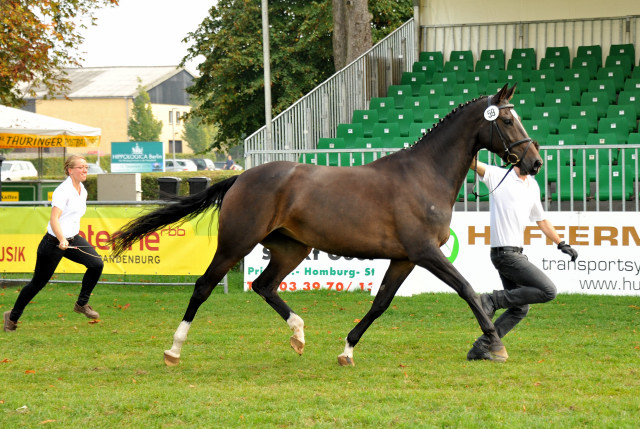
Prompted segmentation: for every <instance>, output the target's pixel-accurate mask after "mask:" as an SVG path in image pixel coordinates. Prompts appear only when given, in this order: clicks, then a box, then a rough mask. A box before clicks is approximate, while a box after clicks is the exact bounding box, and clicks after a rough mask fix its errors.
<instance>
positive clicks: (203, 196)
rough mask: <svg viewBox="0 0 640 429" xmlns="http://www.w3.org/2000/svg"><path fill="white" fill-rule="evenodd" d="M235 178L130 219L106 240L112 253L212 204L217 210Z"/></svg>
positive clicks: (118, 253)
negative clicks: (110, 245)
mask: <svg viewBox="0 0 640 429" xmlns="http://www.w3.org/2000/svg"><path fill="white" fill-rule="evenodd" d="M237 179H238V176H232V177H230V178H228V179H226V180H223V181H222V182H218V183H216V184H215V185H212V186H210V187H208V188H207V189H205V190H204V191H202V192H199V193H197V194H195V195H191V196H188V197H182V198H177V199H176V200H175V201H176V202H175V203H171V204H168V205H166V206H164V207H161V208H159V209H157V210H154V211H152V212H151V213H149V214H146V215H144V216H141V217H139V218H137V219H133V220H132V221H131V222H129V223H128V224H126V225H125V226H123V227H122V228H120V230H119V231H117V232H116V233H115V234H114V235H113V236H112V237H111V239H110V240H109V241H110V243H111V244H112V246H113V250H112V253H113V255H114V256H118V255H120V254H121V253H122V252H124V251H125V250H126V249H127V248H129V247H130V246H132V245H133V244H134V243H135V242H136V241H138V240H139V239H140V238H141V237H143V236H144V235H146V234H149V233H151V232H153V231H157V230H158V229H160V228H162V227H165V226H167V225H171V224H172V223H175V222H178V221H180V220H182V219H184V220H183V222H186V221H188V220H190V219H193V218H194V217H196V216H198V215H199V214H201V213H203V212H205V211H207V210H208V209H210V208H211V207H215V208H216V209H219V208H220V206H221V205H222V199H223V198H224V196H225V195H226V193H227V191H228V190H229V188H231V186H233V184H234V183H235V181H236V180H237Z"/></svg>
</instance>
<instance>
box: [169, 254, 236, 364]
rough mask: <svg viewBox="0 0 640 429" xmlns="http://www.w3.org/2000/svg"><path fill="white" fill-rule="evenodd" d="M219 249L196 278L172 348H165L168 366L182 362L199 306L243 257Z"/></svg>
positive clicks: (174, 336)
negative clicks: (183, 346) (202, 272)
mask: <svg viewBox="0 0 640 429" xmlns="http://www.w3.org/2000/svg"><path fill="white" fill-rule="evenodd" d="M218 250H219V251H218V252H216V255H215V256H214V258H213V261H212V262H211V265H209V267H208V268H207V270H206V271H205V273H204V274H203V275H202V276H201V277H200V278H198V280H196V285H195V287H194V289H193V294H192V295H191V299H190V300H189V305H188V307H187V311H186V312H185V314H184V317H183V318H182V322H180V325H179V326H178V329H177V330H176V332H175V334H174V335H173V345H172V346H171V349H169V350H165V352H164V362H165V364H166V365H167V366H175V365H178V364H179V363H180V351H181V350H182V345H183V344H184V342H185V341H186V340H187V333H188V332H189V328H190V327H191V322H193V319H194V318H195V316H196V313H197V312H198V308H200V306H201V305H202V303H204V302H205V301H206V300H207V298H209V296H210V295H211V292H213V289H215V287H216V286H217V285H218V283H220V280H222V278H223V277H224V276H225V274H226V273H227V272H228V271H229V270H230V269H231V268H233V266H234V265H235V264H236V263H237V262H238V261H239V260H240V259H241V258H240V257H227V256H223V254H222V252H220V248H218Z"/></svg>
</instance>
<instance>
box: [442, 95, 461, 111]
mask: <svg viewBox="0 0 640 429" xmlns="http://www.w3.org/2000/svg"><path fill="white" fill-rule="evenodd" d="M464 102H465V98H464V97H463V96H462V95H449V96H446V95H445V96H444V97H440V100H438V108H439V109H447V108H448V109H449V111H451V110H453V109H455V108H456V107H458V106H459V105H461V104H462V103H464Z"/></svg>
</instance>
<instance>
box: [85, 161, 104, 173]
mask: <svg viewBox="0 0 640 429" xmlns="http://www.w3.org/2000/svg"><path fill="white" fill-rule="evenodd" d="M87 165H88V166H89V171H88V172H87V174H104V173H106V171H104V170H103V169H102V167H100V165H98V163H95V162H90V163H88V164H87Z"/></svg>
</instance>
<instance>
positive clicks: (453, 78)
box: [432, 72, 458, 95]
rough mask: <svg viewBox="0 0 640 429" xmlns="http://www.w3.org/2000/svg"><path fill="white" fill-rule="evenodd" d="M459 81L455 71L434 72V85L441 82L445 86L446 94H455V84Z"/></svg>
mask: <svg viewBox="0 0 640 429" xmlns="http://www.w3.org/2000/svg"><path fill="white" fill-rule="evenodd" d="M456 83H458V74H457V73H455V72H437V73H434V75H433V79H432V85H437V84H441V85H442V86H443V87H444V95H453V85H455V84H456Z"/></svg>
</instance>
